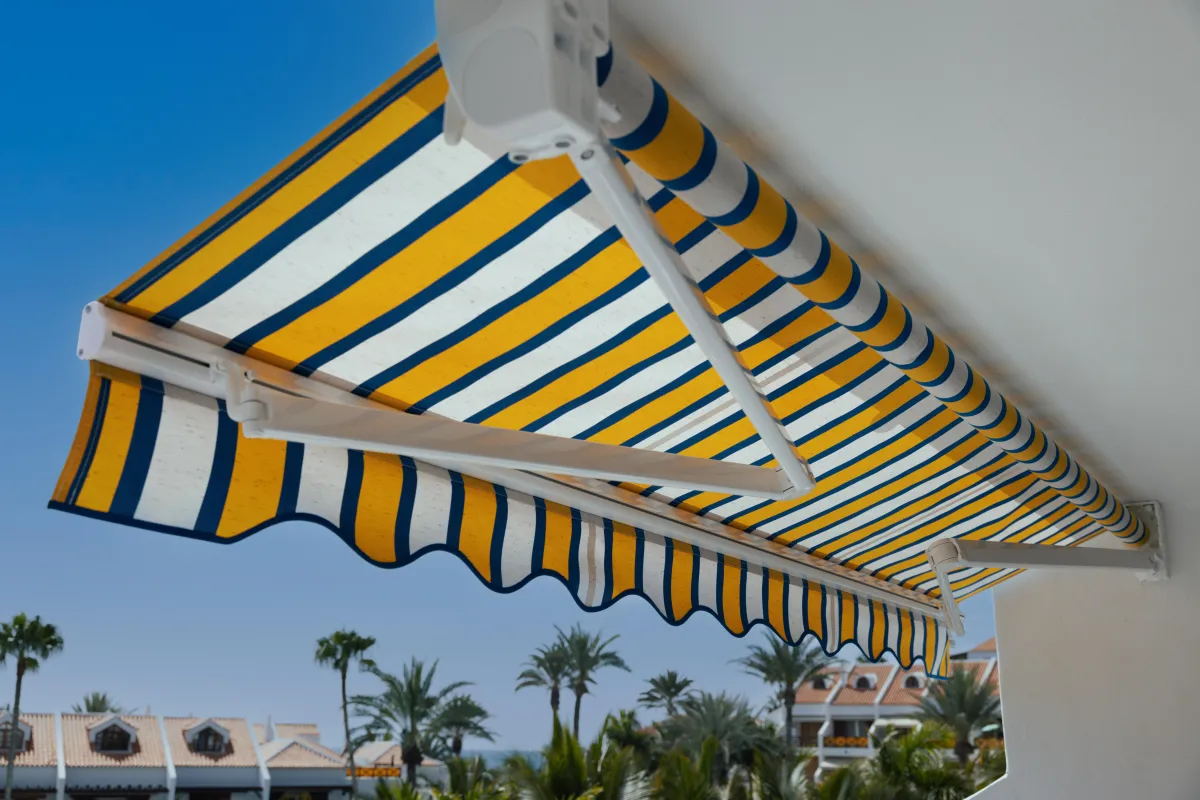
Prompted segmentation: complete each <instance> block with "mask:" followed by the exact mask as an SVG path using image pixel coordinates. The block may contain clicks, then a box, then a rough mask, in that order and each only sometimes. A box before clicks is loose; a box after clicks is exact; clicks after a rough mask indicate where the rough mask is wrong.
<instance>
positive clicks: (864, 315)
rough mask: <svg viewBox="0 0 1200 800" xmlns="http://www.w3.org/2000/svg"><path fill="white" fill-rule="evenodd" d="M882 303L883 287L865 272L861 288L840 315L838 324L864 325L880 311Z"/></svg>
mask: <svg viewBox="0 0 1200 800" xmlns="http://www.w3.org/2000/svg"><path fill="white" fill-rule="evenodd" d="M860 270H861V268H860ZM881 302H883V287H882V286H880V285H879V281H877V280H874V279H873V278H871V276H869V275H867V273H866V272H865V271H863V272H862V281H861V284H860V288H859V290H858V292H856V293H855V295H854V299H853V300H851V301H850V303H849V304H848V305H847V306H846V307H845V308H843V309H842V310H841V313H839V314H838V322H840V323H841V324H843V325H862V324H863V323H864V322H866V321H867V320H868V319H870V318H871V316H872V315H873V314H874V313H875V312H876V311H878V310H879V304H880V303H881Z"/></svg>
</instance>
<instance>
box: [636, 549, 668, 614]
mask: <svg viewBox="0 0 1200 800" xmlns="http://www.w3.org/2000/svg"><path fill="white" fill-rule="evenodd" d="M666 556H667V553H666V542H665V540H664V539H663V537H661V536H659V535H658V534H657V533H649V532H647V533H646V543H645V546H644V547H643V548H642V594H644V595H646V597H648V598H650V602H651V603H654V607H655V608H657V609H658V612H659V613H660V614H662V615H663V616H666V614H667V605H666V602H665V601H664V599H663V598H664V594H663V575H664V573H665V571H666V567H665V564H666V561H665V559H666Z"/></svg>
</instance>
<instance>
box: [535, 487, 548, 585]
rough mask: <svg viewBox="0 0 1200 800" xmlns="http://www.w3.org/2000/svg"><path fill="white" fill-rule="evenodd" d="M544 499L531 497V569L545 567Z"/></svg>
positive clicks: (536, 569)
mask: <svg viewBox="0 0 1200 800" xmlns="http://www.w3.org/2000/svg"><path fill="white" fill-rule="evenodd" d="M545 555H546V501H545V500H543V499H542V498H540V497H535V498H533V570H534V572H537V571H538V570H543V569H545V568H546V559H545Z"/></svg>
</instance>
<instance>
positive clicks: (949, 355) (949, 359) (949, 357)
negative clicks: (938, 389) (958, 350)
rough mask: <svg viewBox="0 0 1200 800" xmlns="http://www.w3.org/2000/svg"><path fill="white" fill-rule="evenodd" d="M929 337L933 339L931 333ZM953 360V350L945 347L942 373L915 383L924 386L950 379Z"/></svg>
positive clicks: (952, 371) (937, 384) (931, 385)
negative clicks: (944, 362)
mask: <svg viewBox="0 0 1200 800" xmlns="http://www.w3.org/2000/svg"><path fill="white" fill-rule="evenodd" d="M929 339H930V341H932V340H933V334H932V333H930V334H929ZM954 361H955V358H954V351H953V350H951V349H950V348H948V347H947V348H946V367H945V368H944V369H943V370H942V374H941V375H938V376H937V377H936V378H934V379H933V380H931V381H917V383H919V384H921V385H922V386H926V387H933V386H940V385H942V384H943V383H945V382H946V381H948V380H950V376H951V375H952V374H953V373H954ZM943 402H944V401H943Z"/></svg>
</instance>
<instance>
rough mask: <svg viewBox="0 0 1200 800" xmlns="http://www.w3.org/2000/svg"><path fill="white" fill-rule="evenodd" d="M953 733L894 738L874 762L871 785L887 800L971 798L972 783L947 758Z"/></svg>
mask: <svg viewBox="0 0 1200 800" xmlns="http://www.w3.org/2000/svg"><path fill="white" fill-rule="evenodd" d="M949 738H950V737H949V732H948V731H946V730H945V729H944V728H940V727H938V726H936V725H930V726H925V727H922V728H921V729H920V730H915V731H910V732H909V733H908V734H906V735H904V736H899V735H897V734H892V735H890V736H888V737H887V738H885V739H884V740H883V741H881V742H880V743H879V746H878V749H877V750H876V752H875V757H874V758H873V759H872V760H871V764H870V771H871V781H870V782H871V784H873V786H874V787H875V790H876V795H875V796H878V797H881V798H887V800H959V798H964V797H966V796H967V795H969V794H971V792H972V791H973V786H972V783H971V780H970V779H969V778H968V777H967V775H966V774H965V773H964V772H962V770H960V769H959V768H958V767H957V766H956V765H955V764H953V763H951V762H949V761H947V760H946V758H945V756H943V754H942V753H943V748H944V747H945V745H946V743H947V741H948V739H949Z"/></svg>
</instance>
